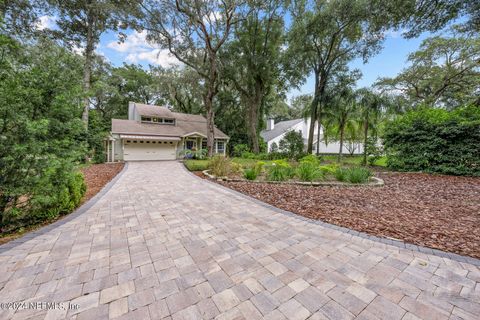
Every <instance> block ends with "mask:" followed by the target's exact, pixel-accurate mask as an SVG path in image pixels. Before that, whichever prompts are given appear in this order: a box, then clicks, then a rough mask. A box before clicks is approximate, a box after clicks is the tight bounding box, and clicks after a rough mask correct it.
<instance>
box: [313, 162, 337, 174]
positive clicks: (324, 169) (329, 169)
mask: <svg viewBox="0 0 480 320" xmlns="http://www.w3.org/2000/svg"><path fill="white" fill-rule="evenodd" d="M318 169H319V170H320V172H321V173H322V175H324V176H325V175H335V172H336V171H337V169H338V164H336V163H332V164H328V165H326V166H320V167H318Z"/></svg>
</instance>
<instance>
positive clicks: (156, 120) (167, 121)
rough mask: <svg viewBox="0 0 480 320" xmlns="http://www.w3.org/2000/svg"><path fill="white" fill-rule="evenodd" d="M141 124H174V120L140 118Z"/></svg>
mask: <svg viewBox="0 0 480 320" xmlns="http://www.w3.org/2000/svg"><path fill="white" fill-rule="evenodd" d="M142 122H144V123H157V124H173V125H174V124H175V119H165V118H159V117H147V116H142Z"/></svg>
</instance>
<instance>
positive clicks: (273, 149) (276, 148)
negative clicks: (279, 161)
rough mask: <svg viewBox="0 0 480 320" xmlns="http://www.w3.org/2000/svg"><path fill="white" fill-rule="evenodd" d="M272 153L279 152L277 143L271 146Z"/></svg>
mask: <svg viewBox="0 0 480 320" xmlns="http://www.w3.org/2000/svg"><path fill="white" fill-rule="evenodd" d="M270 152H272V153H275V152H278V145H277V143H276V142H273V143H272V144H271V145H270Z"/></svg>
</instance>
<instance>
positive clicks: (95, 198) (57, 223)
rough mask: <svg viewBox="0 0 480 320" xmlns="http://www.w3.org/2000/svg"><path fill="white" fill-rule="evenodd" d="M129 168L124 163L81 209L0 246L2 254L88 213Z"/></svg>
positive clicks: (126, 163)
mask: <svg viewBox="0 0 480 320" xmlns="http://www.w3.org/2000/svg"><path fill="white" fill-rule="evenodd" d="M127 168H128V162H124V166H123V169H122V171H120V172H119V173H117V175H116V176H115V177H113V179H112V180H110V181H109V182H108V183H107V184H106V185H105V186H103V188H102V189H101V190H100V191H99V192H98V193H97V194H96V195H95V196H93V197H92V198H90V199H89V200H88V201H87V202H85V203H84V204H82V205H81V206H80V207H78V208H77V209H76V210H74V211H73V212H72V213H69V214H67V215H65V216H64V217H63V218H61V219H60V220H57V221H55V222H53V223H51V224H48V225H46V226H43V227H41V228H39V229H37V230H34V231H32V232H28V233H26V234H24V235H23V236H21V237H20V238H17V239H14V240H12V241H9V242H7V243H4V244H2V245H0V253H3V252H5V251H7V250H10V249H12V248H15V247H16V246H18V245H20V244H22V243H24V242H26V241H28V240H30V239H33V238H35V237H37V236H40V235H42V234H45V233H47V232H49V231H50V230H52V229H55V228H57V227H59V226H61V225H63V224H65V223H67V222H70V221H72V220H73V219H75V218H77V217H78V216H80V215H82V214H83V213H85V212H86V211H88V210H89V209H90V208H91V207H93V206H94V205H95V204H96V203H97V202H98V200H100V198H102V197H103V196H104V195H105V194H106V193H107V192H108V191H109V190H110V189H111V188H112V187H113V185H114V184H115V183H116V182H117V181H118V180H119V179H120V177H121V176H122V175H123V174H124V173H125V171H127Z"/></svg>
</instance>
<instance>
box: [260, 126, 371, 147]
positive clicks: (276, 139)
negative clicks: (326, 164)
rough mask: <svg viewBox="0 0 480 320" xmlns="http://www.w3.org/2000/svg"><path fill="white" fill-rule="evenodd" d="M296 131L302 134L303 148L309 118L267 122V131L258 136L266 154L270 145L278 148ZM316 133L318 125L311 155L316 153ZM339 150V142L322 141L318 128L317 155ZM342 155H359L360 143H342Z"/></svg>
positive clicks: (306, 139)
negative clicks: (318, 148) (265, 144)
mask: <svg viewBox="0 0 480 320" xmlns="http://www.w3.org/2000/svg"><path fill="white" fill-rule="evenodd" d="M292 130H294V131H298V132H300V133H301V134H302V137H303V141H304V144H305V146H306V145H307V141H308V131H309V130H310V118H307V119H294V120H287V121H280V122H278V123H275V120H274V119H268V120H267V129H265V130H263V131H261V132H260V136H261V137H262V138H263V140H264V141H265V142H266V143H267V146H268V152H271V151H272V145H273V144H274V143H275V144H276V145H277V147H278V146H280V141H281V140H282V139H283V137H284V136H285V134H286V133H287V132H288V131H292ZM317 132H318V124H316V125H315V136H314V139H313V153H317ZM339 150H340V142H339V141H333V140H332V141H331V142H330V141H329V142H328V144H325V141H324V140H323V128H322V127H320V151H319V153H322V154H323V153H338V152H339ZM343 153H344V154H349V153H351V154H361V153H363V144H362V143H349V142H348V141H344V143H343Z"/></svg>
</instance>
